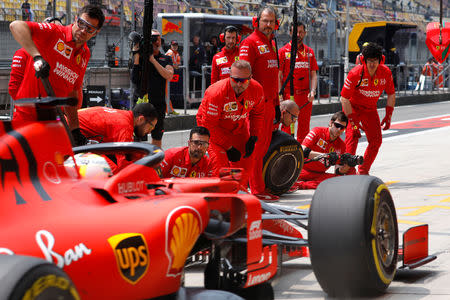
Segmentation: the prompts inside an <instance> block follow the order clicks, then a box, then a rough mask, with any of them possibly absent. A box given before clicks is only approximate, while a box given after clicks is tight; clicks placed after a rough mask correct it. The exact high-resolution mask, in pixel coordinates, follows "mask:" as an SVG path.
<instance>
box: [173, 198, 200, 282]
mask: <svg viewBox="0 0 450 300" xmlns="http://www.w3.org/2000/svg"><path fill="white" fill-rule="evenodd" d="M201 228H202V220H201V218H200V214H199V213H198V211H197V210H195V209H194V208H193V207H190V206H180V207H177V208H176V209H174V210H173V211H171V212H170V214H169V215H168V217H167V219H166V254H167V257H168V259H169V269H168V270H167V276H174V277H175V276H178V275H180V274H181V272H182V271H183V267H184V263H185V261H186V258H187V256H188V255H189V253H190V252H191V249H192V247H193V246H194V244H195V242H196V241H197V238H198V236H199V235H200V233H201V230H202V229H201Z"/></svg>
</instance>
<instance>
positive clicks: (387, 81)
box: [341, 64, 395, 110]
mask: <svg viewBox="0 0 450 300" xmlns="http://www.w3.org/2000/svg"><path fill="white" fill-rule="evenodd" d="M362 72H363V76H362V79H361V74H362ZM359 82H361V83H360V84H359ZM358 84H359V87H358V88H357V87H356V86H357V85H358ZM383 91H386V93H387V94H388V95H392V94H394V93H395V88H394V81H393V79H392V73H391V70H390V69H389V68H388V67H387V66H386V65H384V64H380V65H378V68H377V71H376V72H375V75H374V76H373V77H370V75H369V71H368V70H367V67H366V65H365V64H363V65H358V66H356V67H354V68H353V69H352V70H351V71H350V72H349V73H348V76H347V79H345V83H344V87H343V88H342V91H341V96H342V97H344V98H347V99H349V100H350V103H351V104H352V106H355V107H357V108H358V109H362V110H376V109H377V102H378V99H379V98H380V96H381V94H382V92H383Z"/></svg>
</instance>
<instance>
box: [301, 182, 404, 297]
mask: <svg viewBox="0 0 450 300" xmlns="http://www.w3.org/2000/svg"><path fill="white" fill-rule="evenodd" d="M308 241H309V250H310V257H311V265H312V268H313V271H314V274H315V276H316V278H317V281H318V282H319V284H320V286H321V287H322V289H323V290H324V291H325V292H326V293H327V294H328V295H330V296H332V297H334V296H337V297H352V296H368V295H377V294H380V293H382V292H384V290H385V289H386V288H387V287H388V286H389V284H390V283H391V281H392V280H393V278H394V275H395V272H396V269H397V259H398V227H397V216H396V213H395V206H394V202H393V200H392V197H391V194H390V193H389V190H388V189H387V187H386V186H385V185H384V184H383V182H382V181H381V180H380V179H378V178H376V177H372V176H341V177H335V178H331V179H328V180H325V181H323V182H322V183H321V184H320V185H319V186H318V188H317V191H316V192H315V194H314V196H313V199H312V204H311V209H310V212H309V224H308Z"/></svg>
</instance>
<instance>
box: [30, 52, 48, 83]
mask: <svg viewBox="0 0 450 300" xmlns="http://www.w3.org/2000/svg"><path fill="white" fill-rule="evenodd" d="M33 61H34V64H33V66H34V70H35V71H36V73H35V75H36V77H37V78H43V79H45V78H48V76H49V75H50V65H49V64H48V62H46V61H45V60H44V59H43V58H42V56H40V55H36V56H35V57H33Z"/></svg>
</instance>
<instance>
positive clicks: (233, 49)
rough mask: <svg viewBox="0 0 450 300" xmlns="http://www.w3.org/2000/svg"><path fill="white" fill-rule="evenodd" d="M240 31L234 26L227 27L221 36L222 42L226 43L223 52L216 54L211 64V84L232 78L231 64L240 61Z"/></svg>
mask: <svg viewBox="0 0 450 300" xmlns="http://www.w3.org/2000/svg"><path fill="white" fill-rule="evenodd" d="M239 38H240V37H239V34H238V29H237V28H236V27H234V26H233V25H230V26H227V27H225V29H224V31H223V33H221V34H220V41H221V42H222V43H225V47H223V48H222V51H220V52H219V53H217V54H215V55H214V57H213V59H212V63H211V84H213V83H215V82H217V81H219V80H221V79H224V78H228V77H230V67H231V64H232V63H234V62H235V61H237V60H239V48H238V46H237V44H238V43H239Z"/></svg>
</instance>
